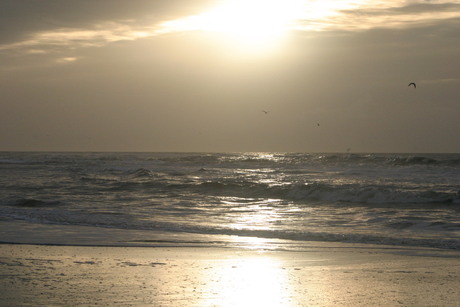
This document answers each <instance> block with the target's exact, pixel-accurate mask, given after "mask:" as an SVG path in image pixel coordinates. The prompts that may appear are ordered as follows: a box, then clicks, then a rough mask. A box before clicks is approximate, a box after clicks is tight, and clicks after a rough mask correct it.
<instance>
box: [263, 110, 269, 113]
mask: <svg viewBox="0 0 460 307" xmlns="http://www.w3.org/2000/svg"><path fill="white" fill-rule="evenodd" d="M262 112H264V113H265V114H268V112H270V111H265V110H262Z"/></svg>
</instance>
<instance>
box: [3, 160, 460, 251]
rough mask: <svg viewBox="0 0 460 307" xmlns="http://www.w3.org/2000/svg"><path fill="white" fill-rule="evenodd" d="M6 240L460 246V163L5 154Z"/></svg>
mask: <svg viewBox="0 0 460 307" xmlns="http://www.w3.org/2000/svg"><path fill="white" fill-rule="evenodd" d="M0 241H1V242H9V243H40V244H76V245H78V244H83V245H93V244H94V245H120V246H125V245H138V246H149V245H171V246H172V245H192V246H203V245H204V246H209V245H219V246H235V245H236V246H246V247H251V246H254V247H257V246H259V247H262V248H278V249H283V248H295V247H296V246H301V245H302V244H306V243H311V242H322V241H327V242H345V243H348V242H350V243H362V244H385V245H404V246H414V247H436V248H448V249H460V154H350V153H347V154H306V153H45V152H27V153H26V152H1V153H0Z"/></svg>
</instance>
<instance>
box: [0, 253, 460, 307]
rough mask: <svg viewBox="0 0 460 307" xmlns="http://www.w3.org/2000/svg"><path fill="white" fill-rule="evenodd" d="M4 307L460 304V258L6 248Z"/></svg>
mask: <svg viewBox="0 0 460 307" xmlns="http://www.w3.org/2000/svg"><path fill="white" fill-rule="evenodd" d="M0 274H1V277H2V278H1V282H0V288H1V289H2V291H1V292H0V293H1V294H0V305H1V306H95V305H101V306H460V253H459V252H458V251H443V250H436V249H413V248H410V249H409V248H408V249H405V248H397V247H384V246H363V245H360V246H358V245H347V244H343V245H339V244H315V245H312V247H311V248H310V249H306V250H303V251H257V250H248V249H238V248H211V247H210V248H207V247H198V248H194V247H78V246H43V245H15V244H13V245H12V244H0Z"/></svg>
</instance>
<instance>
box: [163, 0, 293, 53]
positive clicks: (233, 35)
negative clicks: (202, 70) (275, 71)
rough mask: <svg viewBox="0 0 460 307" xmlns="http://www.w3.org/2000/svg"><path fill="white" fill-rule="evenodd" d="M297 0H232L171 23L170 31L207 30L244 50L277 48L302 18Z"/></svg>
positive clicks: (169, 23) (167, 24)
mask: <svg viewBox="0 0 460 307" xmlns="http://www.w3.org/2000/svg"><path fill="white" fill-rule="evenodd" d="M301 5H302V2H301V1H298V0H284V1H280V0H229V1H224V2H221V3H220V4H219V5H218V6H216V7H214V8H211V9H210V10H208V11H206V12H203V13H201V14H199V15H194V16H189V17H186V18H183V19H178V20H173V21H169V22H167V23H165V24H163V26H164V27H165V28H166V29H168V30H170V31H206V32H213V33H217V34H219V35H222V36H224V38H225V39H226V40H230V42H231V43H232V44H234V45H238V46H239V47H241V48H249V49H261V48H262V49H266V48H270V47H274V46H275V45H277V44H278V42H279V41H280V40H281V39H282V38H283V37H285V35H286V34H287V32H288V31H289V28H290V26H291V25H292V23H293V22H294V21H295V20H296V19H297V18H298V17H299V16H298V14H299V12H300V11H301Z"/></svg>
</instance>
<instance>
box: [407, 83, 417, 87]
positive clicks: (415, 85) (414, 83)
mask: <svg viewBox="0 0 460 307" xmlns="http://www.w3.org/2000/svg"><path fill="white" fill-rule="evenodd" d="M411 85H413V86H414V88H417V85H416V84H415V83H414V82H411V83H409V85H408V86H411Z"/></svg>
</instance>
